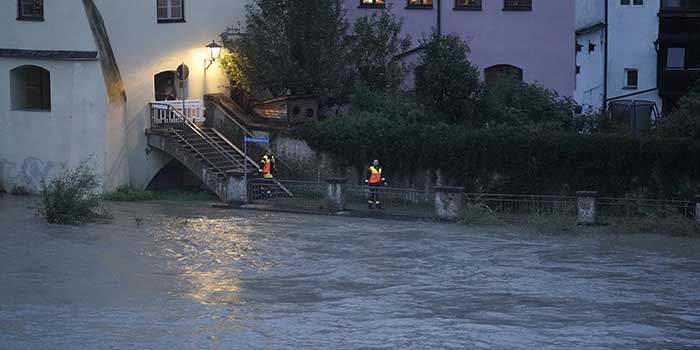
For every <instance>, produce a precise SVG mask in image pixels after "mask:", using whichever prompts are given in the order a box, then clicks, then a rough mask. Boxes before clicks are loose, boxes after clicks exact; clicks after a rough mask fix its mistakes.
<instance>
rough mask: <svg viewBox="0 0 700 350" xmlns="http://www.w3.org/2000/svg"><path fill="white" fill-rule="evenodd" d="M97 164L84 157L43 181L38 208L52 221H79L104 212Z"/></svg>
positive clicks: (67, 223) (56, 222)
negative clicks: (74, 165) (93, 164)
mask: <svg viewBox="0 0 700 350" xmlns="http://www.w3.org/2000/svg"><path fill="white" fill-rule="evenodd" d="M99 191H100V182H99V176H98V175H97V170H96V167H94V166H92V165H90V163H89V161H83V162H81V163H80V164H78V165H77V166H76V167H74V168H68V169H63V170H62V171H61V173H59V174H58V175H57V176H56V177H54V178H53V179H52V180H51V181H49V183H48V184H46V183H43V182H42V189H41V199H40V201H39V203H38V206H37V211H38V214H39V215H40V216H42V217H43V218H44V219H46V221H47V222H48V223H50V224H63V225H76V224H80V223H84V222H86V221H88V220H91V219H95V218H98V217H100V216H103V215H104V210H103V208H102V196H101V195H100V192H99Z"/></svg>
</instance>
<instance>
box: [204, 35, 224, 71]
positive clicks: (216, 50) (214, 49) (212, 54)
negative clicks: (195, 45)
mask: <svg viewBox="0 0 700 350" xmlns="http://www.w3.org/2000/svg"><path fill="white" fill-rule="evenodd" d="M206 47H207V49H209V58H207V59H205V61H207V62H206V63H207V66H206V67H205V68H204V70H207V69H208V68H209V66H211V65H212V63H214V61H216V59H218V58H219V55H220V54H221V45H219V44H217V43H216V42H214V40H212V41H211V44H207V46H206Z"/></svg>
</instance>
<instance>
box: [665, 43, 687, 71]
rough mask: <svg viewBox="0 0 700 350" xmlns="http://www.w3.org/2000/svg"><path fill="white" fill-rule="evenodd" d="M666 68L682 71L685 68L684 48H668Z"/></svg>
mask: <svg viewBox="0 0 700 350" xmlns="http://www.w3.org/2000/svg"><path fill="white" fill-rule="evenodd" d="M666 68H670V69H682V68H685V48H682V47H669V48H668V55H667V57H666Z"/></svg>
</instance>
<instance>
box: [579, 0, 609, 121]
mask: <svg viewBox="0 0 700 350" xmlns="http://www.w3.org/2000/svg"><path fill="white" fill-rule="evenodd" d="M575 5H576V8H575V11H576V89H575V91H574V99H575V100H576V102H578V103H579V104H580V105H582V106H584V109H585V110H586V111H589V112H594V111H599V110H600V109H601V108H602V106H603V99H604V97H603V94H604V91H603V89H604V88H603V76H604V74H605V73H604V64H605V63H604V62H605V56H604V50H605V2H604V1H601V0H576V4H575Z"/></svg>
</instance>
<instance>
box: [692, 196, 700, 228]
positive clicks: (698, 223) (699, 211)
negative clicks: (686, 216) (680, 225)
mask: <svg viewBox="0 0 700 350" xmlns="http://www.w3.org/2000/svg"><path fill="white" fill-rule="evenodd" d="M693 221H694V222H695V227H696V228H700V196H695V207H694V208H693Z"/></svg>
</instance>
